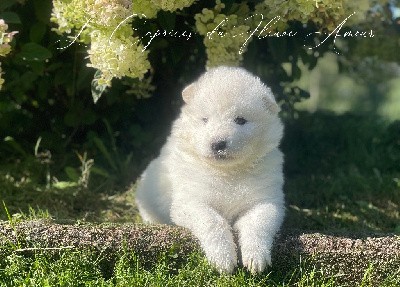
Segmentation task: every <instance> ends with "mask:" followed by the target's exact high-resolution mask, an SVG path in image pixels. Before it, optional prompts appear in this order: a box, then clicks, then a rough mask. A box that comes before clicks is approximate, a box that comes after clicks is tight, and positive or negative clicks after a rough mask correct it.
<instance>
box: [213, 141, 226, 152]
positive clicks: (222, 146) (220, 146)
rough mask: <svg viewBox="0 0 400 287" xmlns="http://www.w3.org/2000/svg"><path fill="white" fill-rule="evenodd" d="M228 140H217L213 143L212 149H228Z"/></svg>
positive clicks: (219, 150) (217, 150)
mask: <svg viewBox="0 0 400 287" xmlns="http://www.w3.org/2000/svg"><path fill="white" fill-rule="evenodd" d="M226 146H227V144H226V141H217V142H214V143H212V144H211V149H212V150H213V151H214V152H222V151H224V150H226Z"/></svg>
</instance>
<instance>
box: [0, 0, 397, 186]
mask: <svg viewBox="0 0 400 287" xmlns="http://www.w3.org/2000/svg"><path fill="white" fill-rule="evenodd" d="M258 2H260V1H248V2H247V4H246V5H248V7H250V8H254V7H255V6H256V4H258ZM272 2H273V1H271V3H272ZM275 2H278V1H275ZM275 2H274V3H275ZM297 2H299V4H295V3H294V1H289V2H288V3H291V4H290V5H293V7H300V8H302V7H303V6H302V5H304V7H306V5H309V3H303V4H300V2H301V1H297ZM297 2H296V3H297ZM303 2H304V1H303ZM306 2H307V1H306ZM308 2H310V1H308ZM311 2H313V1H311ZM317 2H321V1H316V2H315V5H318V3H317ZM328 2H329V1H328ZM381 2H382V3H383V4H374V5H375V6H374V5H372V6H371V7H373V9H372V10H371V11H372V12H370V14H369V15H370V17H369V18H367V20H368V22H367V23H365V22H364V23H361V24H354V25H353V26H352V29H353V30H354V29H364V30H365V29H371V28H373V29H374V31H375V33H377V34H378V35H377V36H376V37H375V38H371V39H365V40H364V41H361V40H359V39H349V40H348V41H346V42H343V43H342V44H341V45H336V46H335V45H334V43H333V42H332V41H330V42H329V43H327V44H326V45H321V46H320V47H319V48H318V50H317V51H316V50H315V51H314V50H313V51H312V52H310V50H309V49H308V48H307V47H309V46H313V45H315V43H316V41H318V40H321V39H323V37H326V36H319V37H318V35H317V34H314V35H315V36H314V37H307V35H308V34H310V33H315V32H317V31H320V30H321V29H322V30H323V29H324V26H323V25H326V27H328V26H329V25H331V26H332V25H333V24H334V23H335V22H334V20H332V19H331V18H327V19H323V18H321V19H322V20H323V21H326V23H325V22H324V23H322V26H321V25H320V26H318V25H315V23H311V22H309V23H308V24H307V25H305V24H303V23H301V22H302V21H303V22H305V23H307V19H305V20H304V19H303V20H302V18H301V17H302V16H301V14H299V15H300V16H298V17H299V19H300V20H297V21H291V20H290V19H289V20H288V19H285V25H288V28H289V29H290V30H292V31H295V32H297V33H298V36H297V37H282V38H268V39H264V40H254V41H252V42H251V43H250V45H249V46H248V48H247V52H246V53H245V54H244V59H243V62H242V65H243V66H245V67H246V68H248V69H249V70H251V71H253V72H255V73H256V74H257V75H259V76H260V77H261V78H262V79H263V80H264V81H265V82H267V83H268V84H269V85H271V86H272V88H273V90H274V92H275V94H276V95H277V98H278V100H279V102H280V104H281V106H282V108H283V116H284V117H285V118H287V119H289V118H294V117H297V116H298V113H297V112H296V109H295V104H296V103H297V102H299V101H301V100H302V99H305V98H307V97H308V96H309V94H308V92H307V91H306V90H304V89H301V88H300V87H299V86H301V85H296V84H294V83H295V81H296V80H299V79H300V78H301V75H302V73H304V69H305V70H307V69H309V70H311V69H313V68H314V67H315V66H316V65H317V62H318V59H320V58H321V57H323V56H324V54H326V53H327V52H332V51H333V52H337V53H340V54H341V56H340V57H338V58H337V61H338V63H339V67H340V70H341V71H350V72H351V71H353V74H354V75H357V76H358V77H359V78H361V79H359V80H360V81H368V83H369V84H371V89H369V90H373V89H374V87H375V86H374V85H373V84H374V83H373V81H372V80H371V79H373V80H376V81H379V79H378V78H377V77H376V75H377V74H376V73H375V74H373V75H372V76H371V75H368V74H365V75H364V74H362V73H368V71H376V69H377V68H382V66H385V64H384V62H382V61H389V62H397V63H398V61H399V56H398V55H399V54H398V53H397V50H398V43H397V42H396V40H394V39H396V38H395V36H397V37H398V34H399V28H398V27H399V26H398V22H397V20H396V19H395V18H393V15H392V14H393V13H391V10H390V9H388V7H389V6H388V5H389V3H386V1H381ZM391 2H393V1H391ZM223 3H225V4H226V7H225V8H224V10H223V11H222V12H225V13H228V12H229V11H230V9H232V7H236V6H234V5H239V6H238V7H240V5H243V3H244V2H241V1H223ZM321 3H322V2H321ZM396 3H397V2H396ZM396 3H395V4H396ZM395 4H393V3H392V4H391V5H395ZM296 5H297V6H296ZM313 5H314V4H313ZM214 6H215V2H214V1H198V2H196V3H195V4H194V5H192V6H190V7H189V8H186V9H184V10H182V11H178V12H176V11H175V12H168V11H159V12H158V14H157V17H156V18H154V19H150V20H148V21H141V20H140V19H139V20H137V21H138V23H135V24H136V25H138V26H139V27H140V28H141V31H143V32H142V33H144V31H152V32H155V31H156V30H157V29H165V30H171V29H178V30H179V31H192V32H193V27H194V26H195V18H194V17H188V15H194V14H196V13H201V11H202V9H203V8H204V7H208V8H210V9H212V8H213V7H214ZM271 7H275V8H276V7H279V5H278V3H275V4H271ZM307 7H308V6H307ZM300 8H299V10H301V9H300ZM271 9H272V8H271ZM355 9H357V8H355ZM374 9H375V10H374ZM51 10H52V1H50V0H27V1H17V0H2V2H1V3H0V18H4V19H5V20H6V22H7V23H8V24H9V26H10V30H12V31H13V30H17V31H19V34H18V36H17V37H16V39H15V40H14V41H13V50H12V52H11V54H10V55H9V56H8V57H7V58H2V59H1V60H2V67H3V70H4V71H5V74H4V75H3V78H4V79H5V84H4V87H3V89H2V90H1V91H0V131H1V135H2V139H3V140H2V142H1V143H0V145H1V146H0V153H1V154H0V160H1V161H2V162H4V163H5V165H7V164H9V165H10V166H13V168H16V169H18V167H15V165H16V163H21V162H22V163H23V164H24V165H25V166H29V165H31V166H33V168H32V169H33V170H34V171H35V174H36V175H35V176H37V177H38V180H39V181H41V182H43V183H46V182H48V181H49V172H50V171H51V175H50V181H53V179H52V177H55V178H57V179H58V180H77V178H78V177H79V174H80V171H79V167H80V166H81V161H80V160H82V159H83V158H84V154H85V153H86V154H87V157H86V160H88V159H94V161H95V164H94V167H93V168H92V172H93V176H94V177H97V179H99V180H100V181H98V180H97V181H95V182H96V185H99V186H102V187H104V188H105V189H107V190H113V189H114V188H116V187H117V186H119V187H123V186H126V185H127V184H129V183H130V182H132V181H133V180H134V179H135V177H136V176H137V175H139V174H140V172H141V170H142V169H143V168H144V166H145V165H146V164H147V163H148V161H149V160H150V159H151V158H153V157H154V156H155V155H156V154H157V151H158V148H159V147H160V146H161V144H162V143H163V142H164V140H165V137H166V135H167V134H168V126H169V124H170V122H171V120H172V119H173V118H174V117H175V116H176V114H177V112H178V111H179V107H180V105H181V104H182V103H181V99H180V91H181V90H182V88H183V87H184V86H185V85H186V84H187V83H189V82H191V81H193V80H194V79H195V78H196V77H197V76H198V75H200V74H201V73H202V72H203V71H204V69H205V66H206V63H207V54H206V47H205V46H204V44H203V39H204V38H203V36H202V35H200V34H198V33H193V37H192V38H190V39H189V40H182V39H179V38H173V37H157V38H155V39H154V41H153V42H152V43H151V49H150V51H149V56H148V58H149V61H150V64H151V67H152V68H151V70H150V71H149V72H148V73H147V74H146V76H145V78H144V79H142V80H138V79H130V78H123V79H121V80H113V82H112V87H111V88H109V89H107V90H106V92H105V93H104V95H103V96H102V97H101V98H100V100H99V101H98V102H97V103H96V104H94V103H93V99H92V87H91V85H90V83H91V81H92V79H93V78H94V77H96V75H95V73H96V71H95V69H92V68H88V67H87V64H88V63H89V60H88V58H87V47H85V45H84V44H83V43H74V44H72V45H71V46H69V47H68V48H65V49H60V47H63V46H65V43H68V38H66V36H65V35H61V36H60V35H58V34H56V33H55V32H54V31H52V29H53V28H55V27H56V25H55V24H54V23H51V22H50V15H51ZM271 11H273V10H271ZM376 11H378V12H376ZM222 12H221V13H222ZM303 12H304V13H308V12H307V11H303ZM229 13H231V12H229ZM235 13H239V12H235ZM270 13H272V12H270ZM276 13H281V11H280V10H279V9H278V10H276ZM377 13H378V14H379V17H378V18H379V19H380V20H379V21H377V20H376V19H377V17H375V16H376V14H377ZM305 15H306V14H305ZM333 15H334V14H333ZM374 15H375V16H374ZM334 16H335V15H334ZM335 17H336V16H335ZM316 19H317V20H318V19H319V18H318V17H317V16H315V19H311V20H314V22H318V21H315V20H316ZM322 20H321V21H322ZM338 20H339V19H336V21H338ZM135 21H136V20H135ZM329 21H331V22H329ZM327 23H328V24H329V25H328V24H327ZM317 24H318V23H317ZM332 27H334V26H332ZM332 27H330V28H331V29H332ZM346 29H349V28H346ZM379 45H383V47H384V49H381V48H378V47H381V46H379ZM383 51H384V52H383ZM371 58H372V59H375V60H376V61H375V62H374V61H372V62H371V61H366V59H367V60H368V59H371ZM364 63H367V64H368V65H369V66H368V69H366V68H360V67H363V66H362V65H361V64H364ZM376 63H378V64H376ZM382 63H383V64H382ZM302 67H303V68H302ZM357 69H358V70H357ZM381 71H382V72H381V73H379V75H380V76H381V78H380V80H381V81H382V80H383V81H385V80H388V79H389V78H391V77H393V76H394V75H395V73H393V71H392V70H390V69H389V70H388V69H386V68H382V70H381ZM379 93H380V91H379V90H375V92H371V97H375V98H376V97H377V96H376V95H379ZM381 100H382V99H379V96H378V99H377V102H379V101H381ZM39 139H40V141H38V140H39ZM35 146H36V152H35ZM100 182H101V184H99V183H100Z"/></svg>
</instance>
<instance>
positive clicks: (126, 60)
mask: <svg viewBox="0 0 400 287" xmlns="http://www.w3.org/2000/svg"><path fill="white" fill-rule="evenodd" d="M110 36H111V35H110V34H103V33H102V32H101V31H95V32H93V34H92V38H91V47H90V50H89V58H90V64H88V66H89V67H93V68H96V69H98V70H100V71H101V72H102V78H101V79H100V80H99V85H107V86H110V85H111V80H112V78H122V77H124V76H127V77H131V78H142V77H143V75H144V74H145V73H146V72H147V71H148V70H149V68H150V63H149V61H148V60H147V54H148V52H147V51H142V50H143V46H142V45H141V44H140V43H139V39H138V38H136V37H133V36H127V37H112V38H110Z"/></svg>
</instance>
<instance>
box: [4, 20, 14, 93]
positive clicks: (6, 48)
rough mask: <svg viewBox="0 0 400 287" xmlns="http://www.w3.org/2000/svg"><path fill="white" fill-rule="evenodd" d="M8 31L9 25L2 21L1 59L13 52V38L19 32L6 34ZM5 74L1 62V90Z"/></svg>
mask: <svg viewBox="0 0 400 287" xmlns="http://www.w3.org/2000/svg"><path fill="white" fill-rule="evenodd" d="M7 29H8V25H7V24H6V22H5V21H4V20H3V19H0V57H4V56H5V55H7V54H8V53H10V51H11V46H10V45H9V43H10V42H11V41H12V39H13V37H14V35H15V34H17V33H18V32H16V31H13V32H8V33H6V31H7ZM2 74H3V71H2V68H1V62H0V90H1V88H2V86H3V84H4V79H3V78H2V77H1V76H2Z"/></svg>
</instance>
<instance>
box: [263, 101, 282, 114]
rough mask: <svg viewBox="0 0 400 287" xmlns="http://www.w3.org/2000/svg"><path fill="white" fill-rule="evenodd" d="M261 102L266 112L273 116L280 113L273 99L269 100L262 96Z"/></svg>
mask: <svg viewBox="0 0 400 287" xmlns="http://www.w3.org/2000/svg"><path fill="white" fill-rule="evenodd" d="M262 100H263V102H264V106H265V108H266V109H267V110H268V112H270V113H271V114H273V115H276V114H278V113H279V112H280V110H281V109H280V108H279V106H278V104H277V103H276V102H275V100H274V99H270V98H268V97H267V96H264V97H263V98H262Z"/></svg>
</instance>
